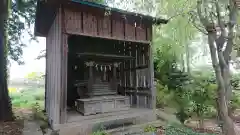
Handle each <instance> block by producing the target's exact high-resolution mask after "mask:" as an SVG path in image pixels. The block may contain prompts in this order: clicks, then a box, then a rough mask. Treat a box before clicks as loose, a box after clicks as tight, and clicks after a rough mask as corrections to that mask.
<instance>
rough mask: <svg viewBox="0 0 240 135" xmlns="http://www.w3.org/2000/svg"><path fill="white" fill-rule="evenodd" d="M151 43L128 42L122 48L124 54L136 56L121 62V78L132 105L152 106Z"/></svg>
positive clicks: (122, 85) (121, 84)
mask: <svg viewBox="0 0 240 135" xmlns="http://www.w3.org/2000/svg"><path fill="white" fill-rule="evenodd" d="M149 51H150V45H149V44H140V43H129V42H128V43H126V44H124V46H123V47H122V49H120V52H124V55H127V56H133V57H135V59H134V60H132V61H126V62H123V63H122V64H120V70H119V73H118V74H119V75H118V76H119V79H120V86H121V87H122V89H123V90H124V91H125V92H124V93H125V94H126V95H128V96H129V97H130V103H131V105H132V106H136V107H143V108H152V106H151V105H152V91H151V88H152V85H151V79H152V76H151V74H150V73H151V71H152V70H151V67H152V66H151V65H150V64H151V60H150V58H151V57H150V55H149V54H150V52H149Z"/></svg>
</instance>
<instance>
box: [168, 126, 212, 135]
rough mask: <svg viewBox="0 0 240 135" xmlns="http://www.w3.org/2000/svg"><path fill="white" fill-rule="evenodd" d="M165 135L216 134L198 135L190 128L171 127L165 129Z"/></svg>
mask: <svg viewBox="0 0 240 135" xmlns="http://www.w3.org/2000/svg"><path fill="white" fill-rule="evenodd" d="M165 135H214V134H208V133H197V132H195V131H193V130H192V129H190V128H186V127H173V126H169V127H167V128H166V129H165Z"/></svg>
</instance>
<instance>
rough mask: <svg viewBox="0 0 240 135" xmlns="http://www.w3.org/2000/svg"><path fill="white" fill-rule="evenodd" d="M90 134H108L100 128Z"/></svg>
mask: <svg viewBox="0 0 240 135" xmlns="http://www.w3.org/2000/svg"><path fill="white" fill-rule="evenodd" d="M92 135H108V133H106V132H105V131H103V130H101V131H96V132H93V133H92Z"/></svg>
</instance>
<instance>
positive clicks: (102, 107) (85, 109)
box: [75, 95, 130, 115]
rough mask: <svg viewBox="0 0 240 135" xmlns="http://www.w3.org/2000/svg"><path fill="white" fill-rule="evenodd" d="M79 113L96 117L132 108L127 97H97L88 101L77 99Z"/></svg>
mask: <svg viewBox="0 0 240 135" xmlns="http://www.w3.org/2000/svg"><path fill="white" fill-rule="evenodd" d="M75 106H76V108H77V111H78V112H80V113H82V114H83V115H94V114H98V113H108V112H114V111H121V110H127V109H129V108H130V103H129V98H128V97H126V96H120V95H116V96H97V97H92V98H86V99H77V100H76V102H75Z"/></svg>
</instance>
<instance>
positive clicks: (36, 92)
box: [10, 88, 44, 108]
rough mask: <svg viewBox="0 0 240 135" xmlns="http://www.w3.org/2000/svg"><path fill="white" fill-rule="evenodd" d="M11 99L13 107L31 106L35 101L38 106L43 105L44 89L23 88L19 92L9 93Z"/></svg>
mask: <svg viewBox="0 0 240 135" xmlns="http://www.w3.org/2000/svg"><path fill="white" fill-rule="evenodd" d="M10 98H11V100H12V106H13V107H14V108H31V107H32V105H33V104H35V103H36V102H38V103H39V105H40V107H41V108H43V106H44V89H43V88H38V89H37V88H33V89H25V90H22V91H21V92H17V93H12V94H10Z"/></svg>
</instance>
